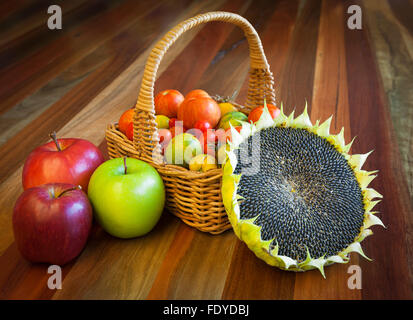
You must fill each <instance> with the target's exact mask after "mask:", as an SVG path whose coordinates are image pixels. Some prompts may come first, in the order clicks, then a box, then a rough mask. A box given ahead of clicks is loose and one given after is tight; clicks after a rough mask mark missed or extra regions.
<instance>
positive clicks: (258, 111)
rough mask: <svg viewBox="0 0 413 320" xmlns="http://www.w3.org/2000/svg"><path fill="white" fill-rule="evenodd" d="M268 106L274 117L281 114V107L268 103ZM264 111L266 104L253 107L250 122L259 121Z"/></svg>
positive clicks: (249, 116)
mask: <svg viewBox="0 0 413 320" xmlns="http://www.w3.org/2000/svg"><path fill="white" fill-rule="evenodd" d="M267 108H268V111H269V112H270V115H271V117H272V118H273V119H275V118H276V117H278V115H279V114H280V109H278V108H277V107H276V106H274V105H272V104H267ZM263 111H264V106H259V107H256V108H255V109H253V110H252V111H251V112H250V114H249V115H248V122H252V123H255V122H257V121H258V120H259V119H260V117H261V115H262V113H263Z"/></svg>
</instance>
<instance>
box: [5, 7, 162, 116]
mask: <svg viewBox="0 0 413 320" xmlns="http://www.w3.org/2000/svg"><path fill="white" fill-rule="evenodd" d="M161 3H162V2H155V5H153V4H152V3H149V2H142V1H131V0H127V1H125V3H123V4H121V5H120V6H118V7H115V8H114V9H113V10H110V11H108V12H104V13H102V14H100V15H98V16H96V17H94V18H92V19H90V20H88V21H86V22H85V23H83V24H81V25H80V26H78V27H77V28H75V29H73V30H72V31H71V32H70V33H68V34H66V35H63V36H62V37H60V38H58V39H56V40H55V41H53V42H52V43H51V44H50V45H48V46H46V47H43V48H42V49H41V50H39V51H37V52H35V53H34V54H33V55H32V56H30V58H27V59H24V61H22V62H21V63H19V64H17V65H13V66H11V67H9V68H6V69H4V70H3V73H1V74H0V84H1V85H0V101H1V104H0V112H5V111H6V110H8V109H10V108H11V107H12V106H14V105H15V104H16V103H18V102H19V101H21V100H22V99H24V98H25V97H27V96H28V95H30V94H32V93H34V92H35V91H36V90H38V89H39V88H41V87H42V86H44V85H45V84H46V83H47V82H48V81H50V79H52V78H54V77H55V76H56V75H57V74H59V73H60V72H62V71H63V70H65V69H66V68H67V67H68V66H70V65H71V64H73V63H76V62H77V61H79V60H81V59H82V58H83V57H84V56H85V55H87V54H88V53H90V52H91V51H93V50H95V49H96V47H98V46H99V45H101V44H102V43H104V42H105V41H107V40H108V39H111V38H112V37H114V36H116V35H117V34H119V33H121V32H122V31H123V30H125V29H126V28H127V27H128V26H130V25H131V24H132V23H133V22H134V21H136V20H138V19H139V18H141V17H144V16H145V15H146V14H148V13H149V12H152V11H153V10H155V9H156V8H157V7H159V5H160V4H161ZM136 12H138V13H139V14H136ZM113 25H116V28H114V27H113ZM96 26H99V29H98V30H97V29H95V28H96ZM68 44H70V46H68ZM62 48H68V49H69V48H70V50H68V49H66V50H62ZM6 84H7V85H6Z"/></svg>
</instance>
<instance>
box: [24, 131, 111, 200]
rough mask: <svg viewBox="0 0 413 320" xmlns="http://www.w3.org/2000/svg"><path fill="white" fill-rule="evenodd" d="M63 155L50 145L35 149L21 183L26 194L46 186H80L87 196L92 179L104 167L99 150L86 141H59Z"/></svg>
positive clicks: (26, 163)
mask: <svg viewBox="0 0 413 320" xmlns="http://www.w3.org/2000/svg"><path fill="white" fill-rule="evenodd" d="M58 142H59V145H60V147H61V149H62V151H59V150H58V149H57V147H56V144H55V143H54V142H53V141H51V142H48V143H46V144H44V145H42V146H39V147H37V148H36V149H34V150H33V151H32V152H31V153H30V154H29V156H28V157H27V160H26V162H25V164H24V167H23V175H22V182H23V188H24V189H25V190H26V189H28V188H32V187H35V186H39V185H42V184H46V183H57V182H58V183H71V184H74V185H81V186H82V189H83V190H84V191H85V192H87V188H88V184H89V180H90V177H91V175H92V173H93V171H95V169H96V168H97V167H98V166H99V165H100V164H102V163H103V161H104V158H103V155H102V153H101V152H100V150H99V149H98V148H97V147H96V146H95V145H94V144H93V143H91V142H89V141H87V140H84V139H76V138H62V139H58Z"/></svg>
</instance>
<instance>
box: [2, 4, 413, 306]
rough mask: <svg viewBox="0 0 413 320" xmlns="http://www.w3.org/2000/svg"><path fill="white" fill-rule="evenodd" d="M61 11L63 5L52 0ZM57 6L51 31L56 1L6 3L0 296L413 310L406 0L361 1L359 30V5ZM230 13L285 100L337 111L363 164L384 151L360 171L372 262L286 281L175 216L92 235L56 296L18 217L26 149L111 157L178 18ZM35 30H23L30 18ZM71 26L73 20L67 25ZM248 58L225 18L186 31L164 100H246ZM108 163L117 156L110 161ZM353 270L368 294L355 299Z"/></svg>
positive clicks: (173, 53)
mask: <svg viewBox="0 0 413 320" xmlns="http://www.w3.org/2000/svg"><path fill="white" fill-rule="evenodd" d="M56 3H60V1H59V0H57V2H56ZM61 3H62V7H63V9H64V26H66V27H65V28H64V29H63V30H60V31H59V32H57V33H51V31H50V30H48V29H47V28H46V27H45V25H44V24H43V22H42V21H43V11H44V8H45V7H47V5H48V3H47V1H32V0H16V1H8V2H2V3H0V26H9V27H8V29H3V28H2V29H1V31H0V34H1V35H3V36H2V39H1V40H0V70H1V73H0V144H1V145H0V152H1V154H2V157H1V158H0V194H1V195H2V197H0V299H412V298H413V249H412V248H413V210H412V208H413V201H412V199H413V195H412V194H413V192H412V190H413V189H412V181H413V174H412V171H411V169H412V166H411V164H412V162H411V160H412V159H411V155H412V152H413V146H412V140H411V137H412V136H413V134H412V133H413V131H412V130H413V129H412V128H413V116H412V113H411V110H413V105H412V101H413V100H412V97H411V91H412V90H411V89H412V88H411V83H412V82H413V81H412V80H413V79H412V76H411V75H410V73H411V72H410V71H411V69H412V68H411V65H412V59H413V37H412V22H411V19H410V20H409V17H410V16H411V15H412V10H413V9H412V3H411V1H410V2H408V1H405V2H403V1H380V2H377V1H372V0H365V1H356V4H358V5H360V6H362V10H363V28H362V30H350V29H348V28H347V24H346V19H347V17H348V14H347V8H348V6H349V5H350V4H353V2H351V1H344V2H343V1H339V0H323V1H315V0H314V1H313V0H307V1H299V0H294V1H290V0H277V1H266V0H260V1H249V0H248V1H242V0H218V1H216V0H209V1H192V0H180V1H172V0H162V1H159V2H156V3H152V2H151V1H132V0H116V1H111V2H110V3H109V2H103V1H100V0H92V1H84V0H75V1H73V2H70V3H69V2H68V3H66V2H65V3H64V4H63V2H61ZM216 10H225V11H231V12H236V13H239V14H241V15H243V16H244V17H245V18H247V19H248V20H249V21H250V22H251V23H252V24H253V26H254V27H255V28H256V30H257V32H258V33H259V35H260V37H261V40H262V43H263V46H264V50H265V53H266V55H267V59H268V62H269V64H270V66H271V70H272V71H273V73H274V77H275V80H276V84H275V88H276V93H277V95H276V99H277V103H278V104H281V102H282V103H283V105H284V109H285V110H286V112H288V113H289V112H291V111H292V110H293V109H296V113H300V112H301V111H302V110H303V108H304V104H305V102H306V101H307V102H308V107H309V112H310V116H311V119H312V121H313V122H314V121H315V120H316V119H320V120H325V119H326V118H328V117H329V116H330V115H331V114H333V115H334V117H333V122H332V128H331V131H332V132H333V133H337V132H338V131H339V130H340V128H341V127H344V128H345V138H346V141H349V140H350V139H351V138H352V137H353V136H357V139H356V140H355V142H354V144H353V148H352V152H353V153H365V152H367V151H369V150H371V149H374V150H375V151H374V153H373V154H372V155H371V156H370V157H369V159H368V161H367V163H366V164H365V167H366V168H367V169H368V170H374V169H378V170H380V171H379V177H378V178H377V179H375V180H374V181H373V183H372V186H373V187H374V188H375V189H377V190H378V191H379V192H380V193H382V194H383V195H384V199H383V201H382V202H381V203H380V204H379V205H378V206H377V210H378V211H379V213H378V216H379V217H380V218H381V219H382V220H383V222H384V224H385V225H386V226H387V229H383V228H380V227H374V228H373V231H374V233H375V235H374V236H372V237H370V238H367V239H366V240H365V241H363V249H364V251H365V253H366V254H367V256H369V257H371V258H373V261H372V262H369V261H367V260H365V259H363V258H362V257H359V256H358V255H356V254H352V255H351V261H350V263H349V264H346V265H339V264H338V265H332V266H330V267H327V268H326V270H325V271H326V277H327V279H323V278H322V277H321V276H320V274H319V273H318V272H317V271H309V272H305V273H293V272H285V271H281V270H278V269H276V268H272V267H270V266H268V265H267V264H265V263H264V262H263V261H261V260H259V259H257V258H256V257H255V256H254V254H253V253H252V252H251V251H250V250H248V248H247V247H246V245H245V244H244V243H242V242H241V241H239V240H238V239H237V237H236V236H235V235H234V233H233V232H232V231H228V232H225V233H224V234H221V235H218V236H212V235H209V234H204V233H201V232H199V231H197V230H195V229H193V228H190V227H188V226H187V225H185V224H183V223H182V222H181V221H180V220H179V219H178V218H176V217H174V216H172V215H171V214H170V213H168V212H166V211H165V212H164V213H163V215H162V218H161V220H160V222H159V224H158V225H157V226H156V227H155V229H154V230H153V231H152V232H151V233H149V234H148V235H146V236H144V237H141V238H136V239H131V240H121V239H116V238H113V237H111V236H110V235H108V234H107V233H105V232H104V231H103V230H102V229H101V228H100V227H99V226H98V225H97V224H95V225H94V227H93V230H92V233H91V236H90V239H89V241H88V244H87V246H86V247H85V249H84V250H83V252H82V253H81V255H80V256H79V257H78V258H77V259H75V260H74V261H73V262H71V263H70V264H68V265H66V266H64V267H63V289H62V290H50V289H48V287H47V280H48V277H49V274H47V267H48V266H47V265H44V264H31V263H29V262H27V261H25V260H24V259H23V258H22V257H21V255H20V254H19V252H18V250H17V247H16V244H15V243H14V237H13V231H12V223H11V216H12V211H13V207H14V203H15V201H16V199H17V197H18V196H19V195H20V193H21V192H22V187H21V172H22V164H23V161H24V159H25V158H26V156H27V155H28V153H29V152H30V151H31V150H32V149H33V148H34V147H36V146H37V145H39V144H41V143H44V142H45V141H47V134H48V133H49V131H51V130H57V131H58V135H59V136H61V137H69V136H70V137H80V138H84V139H88V140H89V141H91V142H92V143H95V144H96V145H98V146H99V148H101V149H102V150H105V148H106V143H105V141H104V131H105V129H106V126H107V125H108V124H109V123H113V122H116V121H117V119H118V118H119V116H120V114H121V113H122V112H123V111H124V110H125V109H126V108H128V107H131V106H133V105H134V104H135V102H136V99H137V95H138V91H139V86H140V81H141V79H142V73H143V69H144V66H145V63H146V59H147V57H148V55H149V53H150V50H151V48H152V46H153V45H154V44H155V43H156V41H157V40H158V39H160V38H161V37H162V36H163V35H164V34H165V33H166V32H167V31H168V30H170V29H171V28H172V27H173V26H175V25H176V24H177V23H179V22H181V21H183V20H185V19H187V18H190V17H192V16H194V15H196V14H198V13H201V12H207V11H216ZM25 21H26V22H27V24H24V22H25ZM65 23H66V24H65ZM247 50H248V47H247V44H246V41H245V39H244V37H243V34H242V32H241V31H240V30H238V29H237V28H236V27H234V26H232V25H229V24H225V23H210V24H207V25H204V26H202V27H199V28H195V29H193V30H190V31H189V32H187V33H185V34H184V35H183V36H182V37H181V38H180V39H179V41H177V42H176V43H175V44H174V46H172V47H171V48H170V50H169V51H168V53H167V54H166V56H165V59H164V60H163V61H162V63H161V65H160V69H159V73H158V75H157V76H158V79H157V82H156V85H155V91H156V92H158V91H160V90H163V89H169V88H176V89H179V90H181V91H182V92H184V93H186V92H187V91H189V90H191V89H194V88H203V89H205V90H207V91H208V92H210V93H211V94H221V95H231V94H232V93H233V92H234V91H235V90H236V91H237V92H238V97H237V101H238V102H241V103H242V102H243V101H244V100H245V97H246V91H247V84H248V77H247V76H248V71H249V60H248V52H247ZM105 156H106V158H107V157H108V156H107V152H105ZM350 265H359V266H360V267H361V270H362V289H361V290H350V289H349V288H348V286H347V280H348V278H349V276H350V274H348V273H347V270H348V267H349V266H350Z"/></svg>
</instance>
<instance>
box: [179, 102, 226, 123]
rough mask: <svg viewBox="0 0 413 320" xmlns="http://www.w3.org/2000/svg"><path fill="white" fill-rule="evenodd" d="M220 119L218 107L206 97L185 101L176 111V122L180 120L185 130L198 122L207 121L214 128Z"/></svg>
mask: <svg viewBox="0 0 413 320" xmlns="http://www.w3.org/2000/svg"><path fill="white" fill-rule="evenodd" d="M220 118H221V109H220V108H219V105H218V104H217V103H216V102H215V101H214V100H213V99H212V98H208V97H200V98H191V99H189V100H187V99H185V101H184V102H183V103H182V104H181V106H180V107H179V110H178V120H182V121H183V122H184V127H185V128H187V129H190V128H193V127H194V126H195V123H196V122H197V121H199V120H204V121H208V122H209V123H210V124H211V127H212V128H215V127H216V125H217V124H218V122H219V119H220Z"/></svg>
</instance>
